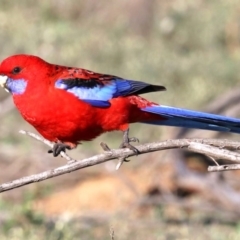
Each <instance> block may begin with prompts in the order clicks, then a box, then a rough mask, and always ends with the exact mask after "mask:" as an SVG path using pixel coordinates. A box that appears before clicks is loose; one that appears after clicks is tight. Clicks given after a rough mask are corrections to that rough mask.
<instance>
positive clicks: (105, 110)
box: [0, 54, 240, 156]
mask: <svg viewBox="0 0 240 240" xmlns="http://www.w3.org/2000/svg"><path fill="white" fill-rule="evenodd" d="M0 85H1V86H3V87H4V88H5V89H6V90H7V91H9V92H10V93H11V94H12V96H13V100H14V103H15V105H16V107H17V108H18V110H19V112H20V113H21V115H22V116H23V118H24V119H25V120H26V121H28V122H29V123H30V124H31V125H33V126H34V127H35V128H36V129H37V131H38V132H39V133H40V134H41V135H42V136H43V137H44V138H46V139H48V140H50V141H53V142H54V143H55V144H54V147H53V149H52V152H53V155H54V156H57V155H59V153H60V152H61V151H65V149H72V148H74V147H76V146H77V144H79V143H80V142H81V141H89V140H92V139H94V138H95V137H97V136H99V135H100V134H102V133H104V132H108V131H113V130H121V131H123V132H124V135H123V136H124V137H123V143H122V144H121V146H122V147H128V148H131V149H133V150H134V151H135V152H137V149H136V148H134V147H133V146H132V145H131V144H130V142H131V141H134V140H136V139H135V138H129V137H128V132H129V124H130V123H135V122H142V123H149V124H156V125H168V126H178V127H187V128H196V129H207V130H214V131H228V132H233V133H240V120H239V119H236V118H229V117H225V116H219V115H214V114H209V113H204V112H197V111H192V110H187V109H181V108H174V107H168V106H163V105H158V104H156V103H153V102H151V101H148V100H146V99H144V98H142V97H140V96H139V94H144V93H148V92H156V91H163V90H165V87H163V86H160V85H152V84H149V83H145V82H140V81H133V80H127V79H123V78H120V77H116V76H111V75H107V74H99V73H95V72H92V71H89V70H86V69H81V68H75V67H65V66H59V65H55V64H50V63H48V62H45V61H44V60H42V59H41V58H39V57H36V56H32V55H24V54H20V55H14V56H11V57H8V58H6V59H5V60H3V61H2V63H1V65H0Z"/></svg>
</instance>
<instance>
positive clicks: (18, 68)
mask: <svg viewBox="0 0 240 240" xmlns="http://www.w3.org/2000/svg"><path fill="white" fill-rule="evenodd" d="M21 70H22V69H21V68H20V67H15V68H14V69H13V70H12V74H18V73H20V72H21Z"/></svg>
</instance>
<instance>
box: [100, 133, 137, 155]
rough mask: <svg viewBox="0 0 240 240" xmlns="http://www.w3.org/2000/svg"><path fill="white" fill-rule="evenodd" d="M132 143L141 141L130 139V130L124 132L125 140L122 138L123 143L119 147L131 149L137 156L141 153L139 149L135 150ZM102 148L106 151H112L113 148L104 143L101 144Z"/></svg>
mask: <svg viewBox="0 0 240 240" xmlns="http://www.w3.org/2000/svg"><path fill="white" fill-rule="evenodd" d="M131 142H139V140H138V139H137V138H135V137H132V138H129V128H128V129H127V130H124V131H123V138H122V143H121V145H120V146H119V148H129V149H130V150H132V151H134V152H135V154H136V155H137V154H138V153H139V152H138V150H137V148H135V147H134V146H133V145H131V144H130V143H131ZM100 145H101V147H102V148H103V150H104V151H107V152H109V151H111V148H110V147H109V146H108V145H107V144H106V143H104V142H101V143H100Z"/></svg>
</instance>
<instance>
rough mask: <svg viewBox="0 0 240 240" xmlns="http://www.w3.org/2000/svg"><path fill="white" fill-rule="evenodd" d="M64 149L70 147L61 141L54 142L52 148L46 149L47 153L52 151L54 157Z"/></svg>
mask: <svg viewBox="0 0 240 240" xmlns="http://www.w3.org/2000/svg"><path fill="white" fill-rule="evenodd" d="M66 149H69V150H70V149H72V148H71V147H70V146H69V145H68V144H66V143H62V142H60V141H59V142H56V143H54V145H53V148H52V149H50V150H48V153H52V154H53V156H54V157H57V156H58V155H59V154H60V153H61V152H65V151H66Z"/></svg>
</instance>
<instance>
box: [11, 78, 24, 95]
mask: <svg viewBox="0 0 240 240" xmlns="http://www.w3.org/2000/svg"><path fill="white" fill-rule="evenodd" d="M6 86H7V88H8V89H9V91H10V92H11V93H12V94H23V93H24V92H25V90H26V87H27V82H26V81H25V80H24V79H17V80H13V79H11V78H8V80H7V83H6Z"/></svg>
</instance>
